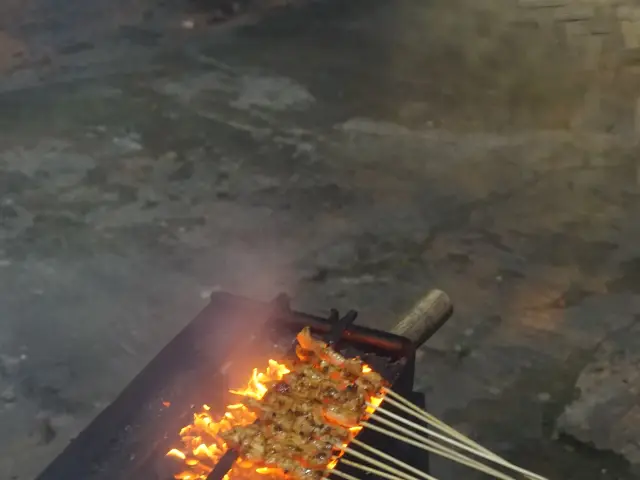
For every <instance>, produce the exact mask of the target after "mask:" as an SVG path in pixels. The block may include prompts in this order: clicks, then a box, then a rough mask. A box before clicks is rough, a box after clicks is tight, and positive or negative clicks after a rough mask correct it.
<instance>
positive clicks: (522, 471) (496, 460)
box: [369, 408, 546, 480]
mask: <svg viewBox="0 0 640 480" xmlns="http://www.w3.org/2000/svg"><path fill="white" fill-rule="evenodd" d="M381 414H384V415H387V416H389V417H390V418H393V419H394V420H395V421H396V422H400V423H403V424H405V425H408V426H410V427H412V428H415V429H416V430H418V431H420V432H423V433H425V434H427V435H429V436H431V437H433V438H437V439H438V440H440V441H443V442H446V443H448V444H450V445H453V446H455V447H457V448H460V449H461V450H465V451H467V452H470V453H472V454H474V455H476V456H478V457H482V458H484V459H485V460H488V461H490V462H493V463H496V464H498V465H500V466H502V467H505V468H507V469H510V470H513V471H514V472H517V473H520V474H522V475H524V476H525V477H528V478H531V479H535V480H546V479H544V477H541V476H539V475H537V474H535V473H533V472H530V471H529V470H526V469H524V468H521V467H518V466H517V465H513V464H512V463H510V462H508V461H507V460H504V459H503V458H500V457H498V456H497V455H487V454H486V453H484V452H481V451H478V450H476V449H474V448H472V447H470V446H468V445H465V444H463V443H461V442H458V441H456V440H453V439H451V438H447V437H445V436H444V435H441V434H439V433H437V432H435V431H433V430H430V429H428V428H425V427H423V426H421V425H418V424H416V423H414V422H411V421H409V420H407V419H405V418H403V417H401V416H400V415H396V414H395V413H392V412H389V411H387V410H384V409H380V408H379V409H377V410H376V414H374V415H372V416H371V417H370V418H369V420H374V421H377V422H379V423H382V424H383V425H386V426H388V427H391V428H394V429H396V430H398V431H400V432H402V433H404V434H406V435H409V436H410V437H412V438H414V439H416V440H418V441H424V442H425V443H426V444H435V442H433V441H432V440H429V438H428V437H425V436H423V435H420V434H418V433H415V432H411V431H410V430H407V429H406V428H403V427H401V426H399V425H398V424H397V423H394V422H391V421H389V420H387V419H386V418H382V417H381V416H380V415H381Z"/></svg>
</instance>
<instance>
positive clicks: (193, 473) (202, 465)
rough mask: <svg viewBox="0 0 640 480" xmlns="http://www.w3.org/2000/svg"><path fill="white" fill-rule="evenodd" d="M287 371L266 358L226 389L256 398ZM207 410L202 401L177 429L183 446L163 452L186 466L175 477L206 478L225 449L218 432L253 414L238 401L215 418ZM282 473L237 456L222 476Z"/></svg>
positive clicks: (259, 478)
mask: <svg viewBox="0 0 640 480" xmlns="http://www.w3.org/2000/svg"><path fill="white" fill-rule="evenodd" d="M362 370H363V373H368V372H371V371H372V370H371V368H370V367H369V366H367V365H364V366H363V368H362ZM288 373H290V371H289V369H288V368H287V367H286V366H285V365H283V364H281V363H278V362H276V361H275V360H269V366H268V367H267V368H266V369H265V370H264V371H263V372H259V371H258V369H257V368H254V369H253V373H252V375H251V379H250V380H249V382H248V383H247V386H246V387H245V388H243V389H239V390H230V392H231V393H234V394H237V395H242V396H247V397H253V398H255V399H258V400H260V399H261V398H262V397H263V396H264V395H265V394H266V393H267V391H268V389H267V387H266V386H265V384H269V383H270V382H274V381H279V380H282V379H283V377H285V375H287V374H288ZM370 403H371V404H373V405H375V406H376V407H377V406H378V405H380V403H382V398H371V399H370ZM210 410H211V408H210V407H209V406H208V405H203V407H202V411H201V412H199V413H196V414H194V416H193V423H191V424H190V425H187V426H186V427H184V428H183V429H182V430H180V438H181V440H182V443H183V445H184V447H183V448H181V449H175V448H174V449H172V450H170V451H169V452H168V453H167V456H169V457H173V458H176V459H178V460H179V461H181V462H182V463H183V464H184V465H185V467H186V468H185V470H184V471H182V472H181V473H179V474H177V475H175V478H176V479H178V480H206V478H207V476H208V475H209V473H211V471H212V470H213V468H214V466H215V464H216V463H217V462H218V461H219V460H220V459H221V458H222V456H223V455H224V454H225V452H226V451H227V445H226V443H225V442H224V441H223V440H222V439H221V438H220V437H219V434H220V433H221V432H225V431H227V430H229V429H231V428H233V427H235V426H240V425H250V424H252V423H253V422H254V421H255V420H256V418H257V417H256V415H255V414H254V413H253V412H251V411H250V410H249V409H247V408H246V407H245V406H244V405H243V404H241V403H235V404H231V405H227V407H226V410H225V413H224V414H223V415H222V416H220V417H219V418H214V417H213V416H212V415H211V413H210ZM374 410H375V407H369V408H368V409H367V412H368V413H373V411H374ZM360 430H362V427H360V426H357V427H353V428H351V431H352V432H353V433H354V435H357V434H358V433H359V432H360ZM345 446H346V445H345ZM337 463H338V460H337V459H334V460H333V461H332V462H331V463H330V464H329V466H328V468H329V469H332V468H334V467H335V465H336V464H337ZM283 476H284V472H283V471H282V470H279V469H277V468H264V467H260V468H256V467H255V465H253V464H252V463H251V462H249V461H246V460H242V459H238V460H237V461H236V463H235V464H234V466H233V467H232V468H231V470H230V471H229V473H228V474H227V475H226V476H225V477H224V480H231V479H239V478H243V479H247V480H269V478H274V479H275V478H279V479H280V480H281V479H282V477H283Z"/></svg>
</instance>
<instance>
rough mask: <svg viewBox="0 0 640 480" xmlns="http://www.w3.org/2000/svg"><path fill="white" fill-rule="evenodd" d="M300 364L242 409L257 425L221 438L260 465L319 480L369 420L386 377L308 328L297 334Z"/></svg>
mask: <svg viewBox="0 0 640 480" xmlns="http://www.w3.org/2000/svg"><path fill="white" fill-rule="evenodd" d="M297 339H298V343H299V345H298V348H297V350H296V353H297V356H298V359H299V361H298V362H297V363H295V364H293V365H291V368H290V373H288V374H287V375H285V376H284V378H283V379H282V380H281V381H278V382H274V383H272V384H270V385H268V386H267V388H268V391H267V393H266V394H265V395H264V396H263V397H262V398H261V399H260V400H257V399H255V398H249V397H245V398H244V399H243V400H242V402H243V403H244V405H245V406H246V407H247V408H248V409H249V410H251V411H252V412H254V413H255V414H256V415H257V419H258V420H259V421H258V422H256V423H254V424H252V425H246V426H239V427H234V428H232V429H230V430H228V431H226V432H224V433H222V434H221V437H222V438H223V440H224V441H225V442H226V443H227V444H228V445H229V446H230V447H231V448H233V449H236V450H237V451H238V452H239V453H240V456H241V457H242V458H244V459H246V460H249V461H251V462H252V463H254V464H255V465H256V466H257V467H268V468H275V469H279V470H280V471H282V472H284V473H285V476H287V477H289V478H293V479H295V480H321V478H322V477H323V476H324V473H325V471H326V469H327V466H328V465H329V462H331V460H332V459H333V458H335V453H336V450H335V449H336V446H339V445H343V444H346V443H349V442H350V441H351V440H352V438H353V433H352V431H351V430H352V429H354V427H358V425H359V424H360V423H361V422H362V421H363V420H364V419H365V418H367V415H368V414H367V403H368V402H369V401H370V400H371V399H372V398H373V397H374V396H376V395H378V394H380V393H381V391H382V389H383V388H384V387H385V382H384V379H383V378H382V377H381V376H380V375H379V374H377V373H375V372H373V371H371V369H370V368H368V367H366V366H365V365H364V364H363V363H362V361H361V360H360V359H359V358H349V359H347V358H345V357H344V356H342V355H341V354H340V353H338V352H335V351H334V350H332V349H331V348H330V347H329V346H328V345H327V344H325V343H323V342H321V341H319V340H317V339H314V338H313V337H312V336H311V332H310V330H309V329H308V328H305V329H304V330H302V332H300V333H299V334H298V336H297Z"/></svg>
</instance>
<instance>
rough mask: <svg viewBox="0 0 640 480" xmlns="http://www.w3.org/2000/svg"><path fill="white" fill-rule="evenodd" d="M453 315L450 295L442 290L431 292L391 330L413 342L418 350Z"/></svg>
mask: <svg viewBox="0 0 640 480" xmlns="http://www.w3.org/2000/svg"><path fill="white" fill-rule="evenodd" d="M452 313H453V304H452V303H451V299H450V298H449V295H447V294H446V293H444V292H443V291H442V290H431V291H430V292H429V293H427V294H426V295H425V296H424V297H423V298H422V300H420V301H419V302H418V303H416V304H415V306H414V307H413V308H412V309H411V311H410V312H409V313H408V314H407V315H405V317H404V318H403V319H402V320H400V321H399V322H398V323H397V324H396V326H395V327H393V328H392V329H391V333H393V334H395V335H400V336H402V337H405V338H407V339H409V340H411V341H412V342H413V344H414V346H415V347H416V348H418V347H420V346H421V345H422V344H423V343H424V342H426V341H427V340H428V339H429V338H430V337H431V336H433V334H435V333H436V332H437V331H438V330H439V329H440V327H442V326H443V325H444V324H445V323H446V321H447V320H449V317H450V316H451V314H452Z"/></svg>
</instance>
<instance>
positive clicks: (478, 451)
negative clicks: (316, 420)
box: [372, 388, 548, 480]
mask: <svg viewBox="0 0 640 480" xmlns="http://www.w3.org/2000/svg"><path fill="white" fill-rule="evenodd" d="M384 391H385V393H386V394H387V396H385V401H386V402H388V403H389V404H390V405H394V406H395V407H397V408H399V409H400V410H402V411H404V412H405V413H408V414H410V415H413V416H415V417H417V418H419V419H421V420H423V421H425V422H426V423H427V424H429V425H431V426H433V427H434V428H437V429H439V430H440V431H442V432H444V433H447V434H448V435H449V436H450V437H454V438H447V437H445V436H443V435H440V434H438V433H437V432H434V431H432V430H430V429H428V428H426V427H423V426H421V425H418V424H416V423H414V422H411V421H410V420H407V419H405V418H403V417H401V416H400V415H396V414H394V413H393V412H389V411H388V410H386V409H385V408H384V407H381V406H379V407H378V408H377V409H376V413H380V414H383V415H386V416H389V417H390V418H393V419H394V420H397V421H400V422H402V423H404V424H405V425H407V424H409V425H411V426H412V427H413V428H415V429H417V430H419V431H421V432H423V433H426V434H427V435H431V436H433V437H434V438H438V439H439V440H441V441H445V442H447V443H449V444H451V445H454V446H456V447H458V448H461V449H463V450H466V451H468V452H470V453H473V454H475V455H477V456H479V457H482V458H484V459H486V460H489V461H492V462H494V463H496V464H498V465H501V466H503V467H505V468H508V469H510V470H513V471H515V472H518V473H520V474H522V475H524V476H525V477H527V478H529V479H531V480H548V479H547V478H546V477H543V476H541V475H538V474H536V473H534V472H531V471H529V470H526V469H524V468H522V467H519V466H517V465H514V464H513V463H511V462H509V461H507V460H505V459H504V458H502V457H500V456H498V455H496V454H495V453H493V452H491V451H490V450H488V449H486V448H484V447H483V446H481V445H479V444H478V443H476V442H474V441H473V440H471V439H470V438H468V437H466V436H465V435H463V434H462V433H460V432H458V431H457V430H455V429H454V428H453V427H450V426H449V425H447V424H446V423H444V422H442V421H441V420H439V419H437V418H436V417H434V416H433V415H431V414H429V413H428V412H426V411H424V410H422V409H420V408H419V407H417V406H415V405H414V404H413V403H411V402H410V401H409V400H407V399H405V398H404V397H402V396H401V395H399V394H397V393H395V392H393V391H392V390H390V389H388V388H385V389H384ZM389 396H392V397H393V398H389ZM394 399H397V400H398V401H394ZM400 399H402V400H401V401H400ZM372 418H374V417H372ZM376 420H378V421H380V422H381V423H385V422H384V421H383V420H384V419H382V418H380V417H377V418H376ZM385 424H390V425H391V426H393V427H398V426H397V425H396V424H394V423H392V422H388V421H387V423H385ZM396 429H397V428H396Z"/></svg>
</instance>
